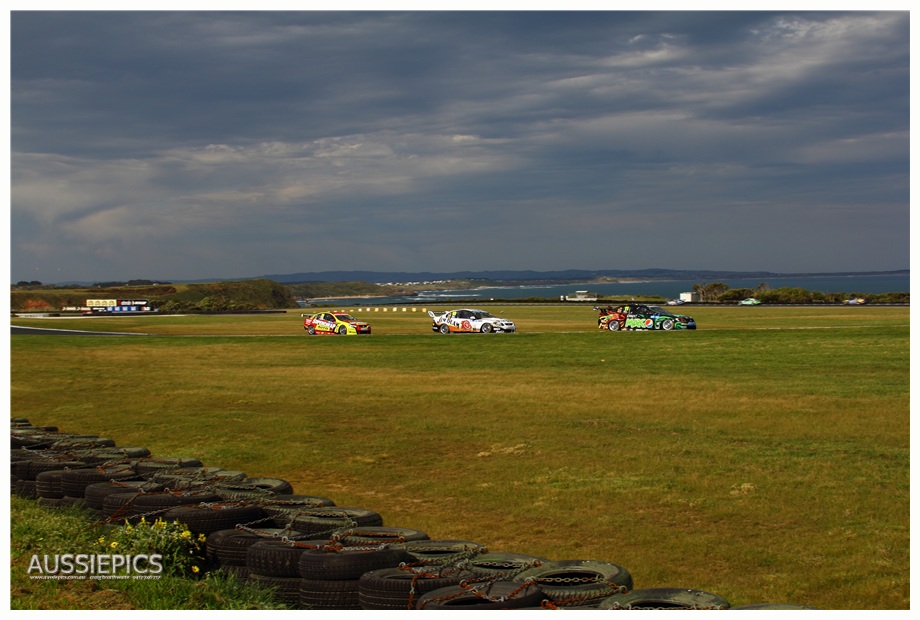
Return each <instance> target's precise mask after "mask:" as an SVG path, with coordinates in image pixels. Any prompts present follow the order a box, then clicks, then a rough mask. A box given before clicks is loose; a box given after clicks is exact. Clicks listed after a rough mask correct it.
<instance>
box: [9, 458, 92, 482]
mask: <svg viewBox="0 0 920 620" xmlns="http://www.w3.org/2000/svg"><path fill="white" fill-rule="evenodd" d="M21 463H22V462H21V461H20V462H17V464H16V465H17V466H16V468H15V470H13V473H14V474H16V475H17V476H19V477H20V478H22V479H23V480H35V479H37V477H38V474H40V473H42V472H43V471H63V470H65V469H81V468H85V467H87V465H86V463H85V462H84V461H73V460H63V459H37V460H31V461H25V465H24V467H25V475H23V473H22V472H23V465H22V464H21Z"/></svg>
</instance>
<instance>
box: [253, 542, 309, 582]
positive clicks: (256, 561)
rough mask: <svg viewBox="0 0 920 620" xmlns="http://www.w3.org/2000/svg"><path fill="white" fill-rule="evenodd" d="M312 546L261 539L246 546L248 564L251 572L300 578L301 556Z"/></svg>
mask: <svg viewBox="0 0 920 620" xmlns="http://www.w3.org/2000/svg"><path fill="white" fill-rule="evenodd" d="M311 546H312V545H311V544H310V543H299V542H295V543H290V542H284V541H281V540H260V541H258V542H256V543H253V544H252V545H249V546H248V547H247V548H246V566H247V568H249V572H250V573H256V574H259V575H266V576H271V577H296V578H297V579H300V568H299V562H300V556H301V554H303V553H306V552H307V551H308V550H309V548H310V547H311Z"/></svg>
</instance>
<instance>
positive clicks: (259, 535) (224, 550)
mask: <svg viewBox="0 0 920 620" xmlns="http://www.w3.org/2000/svg"><path fill="white" fill-rule="evenodd" d="M282 536H292V537H296V536H299V534H298V533H297V532H291V531H290V530H284V529H278V528H267V529H259V530H242V529H239V528H235V527H234V528H228V529H224V530H217V531H215V532H211V533H210V534H208V538H207V542H206V543H205V557H206V558H207V559H208V563H209V564H210V565H212V566H215V567H217V566H227V565H235V566H246V549H248V548H249V547H251V546H252V545H254V544H256V543H257V542H259V541H261V540H280V539H281V537H282ZM320 542H325V541H320Z"/></svg>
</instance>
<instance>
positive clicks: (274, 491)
mask: <svg viewBox="0 0 920 620" xmlns="http://www.w3.org/2000/svg"><path fill="white" fill-rule="evenodd" d="M214 492H215V493H217V494H218V495H220V496H221V497H222V498H223V499H234V500H259V499H271V498H273V497H276V496H278V495H293V493H294V487H292V486H291V483H290V482H288V481H287V480H283V479H281V478H244V479H243V480H240V481H238V482H237V481H234V482H218V483H217V484H215V485H214Z"/></svg>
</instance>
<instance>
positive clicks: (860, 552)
mask: <svg viewBox="0 0 920 620" xmlns="http://www.w3.org/2000/svg"><path fill="white" fill-rule="evenodd" d="M498 310H499V309H498V308H496V309H495V310H494V312H496V313H497V312H498ZM681 310H682V311H685V312H687V313H688V314H692V315H693V316H694V317H695V318H696V319H697V322H698V323H699V325H700V329H699V330H697V331H696V332H689V333H677V332H675V333H643V332H629V333H619V334H612V333H607V332H603V333H597V330H596V329H595V328H594V324H595V315H594V313H592V312H591V311H590V309H589V308H583V307H580V308H574V307H515V308H513V309H509V310H508V311H507V312H503V313H502V314H505V315H506V316H508V317H509V318H512V319H514V320H515V321H516V322H517V324H518V328H519V330H520V331H519V333H517V334H506V335H492V336H459V335H457V336H440V335H436V334H433V333H432V332H431V331H430V328H429V325H430V320H429V319H428V318H427V316H426V315H422V314H420V310H417V311H416V313H414V314H413V313H412V312H411V309H407V311H406V312H402V311H401V310H398V311H397V312H392V311H388V312H386V313H384V312H380V311H378V312H377V313H373V312H372V313H371V314H370V317H369V318H370V322H371V323H372V325H373V326H374V330H375V334H374V335H372V336H369V337H367V336H358V337H347V338H346V337H313V338H311V337H308V336H305V335H303V331H302V329H301V327H300V323H299V322H300V317H299V314H297V313H289V314H288V315H282V316H278V317H276V316H264V317H246V318H241V317H213V319H206V318H204V317H187V318H182V317H146V318H142V317H137V318H135V317H123V318H113V319H91V320H85V321H83V322H82V323H79V325H80V327H81V328H84V329H86V328H89V327H93V328H105V327H108V328H109V329H113V330H118V331H138V332H143V333H159V334H164V336H163V337H157V338H112V337H86V336H80V337H70V336H63V337H57V338H41V337H27V336H22V337H20V336H13V337H12V343H11V348H12V371H11V387H12V412H13V415H14V416H20V417H27V418H29V419H30V420H31V421H32V423H33V424H55V425H58V426H59V427H60V428H61V429H62V430H63V431H66V432H81V433H92V434H97V435H101V436H107V437H111V438H113V439H115V440H116V441H117V442H118V444H119V445H122V446H130V445H137V446H146V447H148V448H149V449H150V450H151V451H152V452H153V454H154V455H156V456H194V457H198V458H200V459H201V460H202V461H203V462H205V464H207V465H219V466H222V467H226V468H229V469H239V470H243V471H245V472H247V473H248V474H249V475H251V476H277V477H282V478H285V479H287V480H289V481H291V482H292V483H293V485H294V488H295V491H296V492H298V493H306V494H312V495H320V496H325V497H330V498H332V499H333V500H335V501H336V503H338V504H339V505H343V506H347V505H350V506H359V507H363V508H369V509H372V510H376V511H378V512H380V513H381V514H382V515H383V517H384V524H385V525H391V526H401V527H411V528H415V529H421V530H424V531H426V532H428V533H429V534H430V535H431V536H432V537H433V538H462V539H469V540H475V541H477V542H481V543H483V544H485V545H487V546H488V547H489V548H490V549H492V550H494V551H513V552H520V553H531V554H535V555H541V556H544V557H548V558H550V559H592V560H604V561H610V562H615V563H617V564H620V565H622V566H624V567H626V568H627V569H628V570H629V571H630V572H631V573H632V574H633V577H634V579H635V583H636V587H637V588H645V587H686V588H699V589H703V590H707V591H710V592H713V593H716V594H719V595H721V596H723V597H725V598H726V599H728V600H729V601H730V602H731V603H732V604H733V605H735V606H738V605H745V604H754V603H761V602H790V603H797V604H802V605H808V606H813V607H819V608H827V609H907V608H909V606H910V601H909V583H910V573H909V544H910V529H909V516H910V498H909V490H910V489H909V486H910V483H909V457H910V452H909V393H910V388H909V327H908V318H909V317H908V309H907V308H868V307H860V308H738V307H733V308H692V309H690V308H683V309H681ZM356 314H357V313H356ZM573 317H574V318H573ZM225 318H226V319H229V320H226V321H225V320H224V319H225ZM365 318H367V317H366V314H365ZM14 322H15V323H16V324H35V323H36V322H35V321H20V320H17V321H14ZM37 323H39V324H41V325H42V326H52V327H59V326H62V325H66V324H69V323H70V321H67V320H63V319H61V320H48V321H44V322H41V321H38V322H37ZM563 332H567V333H563ZM196 333H201V334H212V335H211V336H210V337H185V336H184V335H185V334H196ZM244 333H246V334H257V335H256V336H254V337H248V338H240V337H234V336H233V335H234V334H244ZM180 334H182V336H180ZM218 334H226V336H224V335H218ZM280 335H287V336H290V337H277V336H280ZM17 569H21V567H17V566H16V565H15V563H14V565H13V570H14V572H16V570H17Z"/></svg>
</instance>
